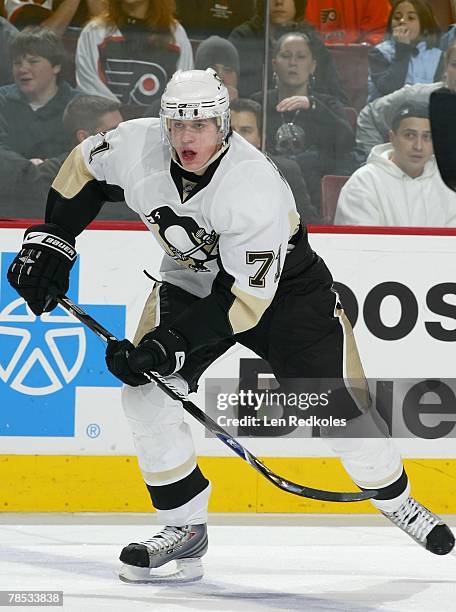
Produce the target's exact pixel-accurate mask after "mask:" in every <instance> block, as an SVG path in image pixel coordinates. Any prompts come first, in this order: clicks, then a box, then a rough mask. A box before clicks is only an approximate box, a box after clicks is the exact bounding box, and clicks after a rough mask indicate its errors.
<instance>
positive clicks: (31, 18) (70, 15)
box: [5, 0, 100, 36]
mask: <svg viewBox="0 0 456 612" xmlns="http://www.w3.org/2000/svg"><path fill="white" fill-rule="evenodd" d="M99 10H100V0H62V1H61V2H55V0H38V1H37V0H5V12H6V15H7V17H8V20H9V21H10V22H11V23H13V24H14V25H15V26H16V27H17V28H19V29H20V30H22V29H23V28H25V27H29V26H41V27H42V28H48V29H49V30H52V31H53V32H55V33H56V34H57V35H58V36H62V34H64V32H65V30H66V29H67V27H68V26H69V25H70V24H73V23H74V20H75V19H76V16H80V19H79V20H78V21H77V24H78V25H80V23H81V20H87V19H88V18H89V17H90V16H91V15H97V14H98V12H99ZM75 25H76V24H75Z"/></svg>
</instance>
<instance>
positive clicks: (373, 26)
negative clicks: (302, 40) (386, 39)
mask: <svg viewBox="0 0 456 612" xmlns="http://www.w3.org/2000/svg"><path fill="white" fill-rule="evenodd" d="M390 11H391V4H390V2H389V0H308V2H307V9H306V19H307V21H310V23H312V24H313V25H314V26H315V27H316V28H317V29H318V30H319V31H320V32H321V36H322V38H323V40H324V41H325V43H327V44H335V43H344V44H348V43H361V42H366V43H370V44H372V45H376V44H377V43H379V42H380V41H382V40H383V36H384V34H385V28H386V22H387V21H388V17H389V14H390Z"/></svg>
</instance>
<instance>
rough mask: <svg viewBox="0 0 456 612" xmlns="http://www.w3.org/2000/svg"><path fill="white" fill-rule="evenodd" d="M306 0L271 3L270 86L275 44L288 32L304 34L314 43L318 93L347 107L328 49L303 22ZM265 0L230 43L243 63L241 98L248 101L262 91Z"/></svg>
mask: <svg viewBox="0 0 456 612" xmlns="http://www.w3.org/2000/svg"><path fill="white" fill-rule="evenodd" d="M306 4H307V0H288V1H287V2H286V3H285V2H282V1H281V2H279V0H271V3H270V18H269V21H270V47H269V59H268V77H269V78H268V81H269V85H268V86H269V87H270V86H271V83H272V69H271V57H272V50H273V48H274V44H275V42H276V41H277V40H278V39H279V38H280V37H281V36H282V35H283V34H285V33H286V32H290V31H300V32H305V33H306V34H307V35H308V37H309V38H310V40H311V41H312V45H313V48H314V50H315V56H316V59H317V60H318V68H317V70H316V72H315V80H316V85H317V88H318V90H319V91H321V92H324V93H328V94H331V95H332V96H334V97H336V98H338V99H339V100H340V101H341V102H342V103H343V104H346V105H347V106H348V100H347V96H346V93H345V91H344V90H343V88H342V85H341V82H340V78H339V75H338V73H337V70H336V67H335V65H334V60H333V58H332V56H331V54H330V52H329V51H328V49H327V48H326V47H325V45H324V43H323V41H322V40H321V38H320V35H319V33H318V32H317V30H316V29H315V28H314V27H313V26H312V25H310V23H308V22H307V21H305V20H304V13H305V11H306ZM264 31H265V24H264V0H257V3H256V11H255V15H254V16H253V18H252V19H249V20H248V21H246V22H245V23H243V24H242V25H240V26H238V27H237V28H234V30H233V31H232V32H231V34H230V35H229V37H228V38H229V40H230V41H231V42H232V43H233V44H234V46H235V47H236V48H237V50H238V53H239V58H240V61H241V75H240V81H239V96H240V97H241V98H249V97H251V95H252V94H253V93H255V92H256V91H258V90H259V89H261V88H262V74H263V64H264Z"/></svg>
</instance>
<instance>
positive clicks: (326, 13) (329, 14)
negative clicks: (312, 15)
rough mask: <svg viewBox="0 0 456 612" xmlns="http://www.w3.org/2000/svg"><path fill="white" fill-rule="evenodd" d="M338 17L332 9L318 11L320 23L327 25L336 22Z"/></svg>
mask: <svg viewBox="0 0 456 612" xmlns="http://www.w3.org/2000/svg"><path fill="white" fill-rule="evenodd" d="M337 18H338V15H337V11H336V9H334V8H329V9H322V10H321V11H320V23H328V22H334V21H337Z"/></svg>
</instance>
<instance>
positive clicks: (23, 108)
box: [0, 29, 78, 216]
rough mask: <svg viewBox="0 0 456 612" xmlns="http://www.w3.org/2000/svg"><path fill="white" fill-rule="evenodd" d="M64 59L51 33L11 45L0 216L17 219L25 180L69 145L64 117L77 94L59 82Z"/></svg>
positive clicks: (2, 120) (3, 109) (2, 116)
mask: <svg viewBox="0 0 456 612" xmlns="http://www.w3.org/2000/svg"><path fill="white" fill-rule="evenodd" d="M64 54H65V51H64V48H63V46H62V43H61V41H60V39H59V38H58V36H57V35H56V34H54V33H53V32H51V31H50V30H45V29H36V30H32V31H24V32H20V33H19V34H18V35H17V36H16V37H15V38H14V39H13V40H12V42H11V45H10V55H11V61H12V70H13V78H14V84H12V85H5V86H3V87H0V183H1V185H2V190H1V196H0V197H1V210H2V216H8V215H7V214H5V211H9V216H20V214H18V213H17V212H16V207H17V206H18V205H20V206H21V207H22V206H23V204H24V200H23V198H22V197H20V196H19V194H20V193H22V192H23V185H24V183H25V182H26V180H25V179H26V177H28V176H29V175H30V173H32V174H34V170H35V168H37V167H39V166H40V165H42V164H43V163H44V162H45V160H46V159H49V158H52V157H56V156H58V155H61V154H62V153H64V152H66V151H68V150H69V148H70V146H71V142H70V139H69V137H68V135H67V134H66V133H65V132H64V131H63V130H62V116H63V112H64V110H65V107H66V105H67V104H68V102H69V101H70V100H71V99H72V98H74V97H75V96H76V95H78V92H77V91H76V90H75V89H72V88H71V87H70V85H69V84H68V83H67V82H66V81H63V80H61V79H60V77H59V74H60V70H61V67H62V62H63V59H64ZM11 213H13V214H11ZM14 213H16V214H14ZM21 214H22V213H21Z"/></svg>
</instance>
